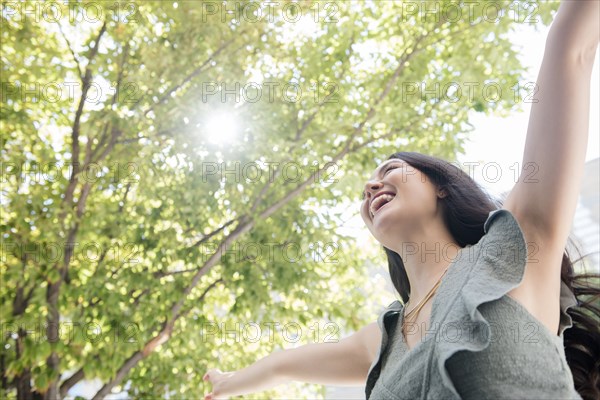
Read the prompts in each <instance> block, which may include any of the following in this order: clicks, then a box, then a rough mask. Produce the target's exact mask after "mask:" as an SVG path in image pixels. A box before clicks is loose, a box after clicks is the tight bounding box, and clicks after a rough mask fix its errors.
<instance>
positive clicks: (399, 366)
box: [365, 209, 582, 400]
mask: <svg viewBox="0 0 600 400" xmlns="http://www.w3.org/2000/svg"><path fill="white" fill-rule="evenodd" d="M527 254H528V253H527V246H526V243H525V237H524V236H523V232H522V230H521V228H520V226H519V225H518V223H517V221H516V219H515V218H514V216H513V215H512V214H511V213H510V211H508V210H506V209H497V210H494V211H491V212H490V213H489V216H488V218H487V220H486V221H485V224H484V235H483V237H482V238H481V240H480V241H479V242H478V243H477V244H475V245H467V246H466V247H465V248H463V249H461V250H460V251H459V252H458V255H457V257H456V258H455V259H454V260H453V261H452V264H451V265H450V268H448V270H447V272H446V275H445V276H444V278H443V279H442V283H441V285H440V286H439V288H438V290H437V292H436V295H435V296H434V297H433V304H432V308H431V316H430V326H429V330H428V331H427V332H425V333H424V335H423V337H422V338H421V342H419V343H418V344H417V345H416V346H415V347H414V348H412V349H410V351H409V350H408V348H407V346H406V343H405V341H404V336H403V335H402V333H401V329H400V326H401V324H402V318H403V305H402V303H400V302H399V301H398V300H396V301H394V302H392V303H391V304H390V305H389V306H388V307H387V308H386V309H385V310H384V311H383V312H382V313H381V314H380V315H379V318H378V319H377V323H378V325H379V327H380V329H381V332H382V342H381V347H380V349H379V351H378V354H377V356H376V357H375V360H374V361H373V363H372V364H371V367H370V368H369V373H368V375H367V384H366V388H365V393H366V398H367V400H376V399H377V400H381V399H385V400H395V399H397V400H400V399H461V398H462V399H478V400H480V399H494V400H496V399H542V398H543V399H549V398H552V399H582V397H581V396H580V395H579V394H578V393H577V391H575V388H574V383H573V376H572V374H571V370H570V369H569V366H568V365H567V361H566V357H565V351H564V346H563V332H564V330H565V329H567V328H570V327H571V326H573V321H572V319H571V316H570V315H568V314H567V313H566V310H567V308H569V307H572V306H574V305H576V304H577V300H576V298H575V296H574V295H573V293H572V292H571V291H570V290H569V288H568V287H567V286H566V285H565V284H564V283H562V282H561V292H560V310H561V311H560V327H559V332H558V335H557V334H556V333H552V332H550V331H549V330H548V328H546V326H544V325H543V324H541V323H539V321H538V320H537V319H536V318H535V317H534V316H533V315H531V314H530V313H529V311H528V310H527V309H526V308H525V307H523V306H522V305H521V304H520V303H519V302H517V301H516V300H514V299H513V298H512V297H509V296H508V295H507V294H506V293H508V292H509V291H510V290H511V289H513V288H515V287H517V286H518V284H519V283H520V282H521V280H522V278H523V273H524V271H525V264H526V261H527ZM530 257H535V255H533V254H532V255H531V256H530Z"/></svg>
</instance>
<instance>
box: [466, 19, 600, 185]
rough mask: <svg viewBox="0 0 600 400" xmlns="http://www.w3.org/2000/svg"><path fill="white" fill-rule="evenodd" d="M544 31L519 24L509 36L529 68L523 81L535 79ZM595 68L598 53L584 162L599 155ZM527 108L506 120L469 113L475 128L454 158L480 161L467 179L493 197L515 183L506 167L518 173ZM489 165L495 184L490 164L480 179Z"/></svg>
mask: <svg viewBox="0 0 600 400" xmlns="http://www.w3.org/2000/svg"><path fill="white" fill-rule="evenodd" d="M548 30H549V27H544V26H541V27H538V31H536V30H535V28H534V27H533V26H531V25H528V24H521V25H519V29H518V30H517V31H515V32H514V33H513V34H512V35H511V40H512V42H513V43H514V44H515V48H517V49H519V52H520V60H521V62H522V64H523V66H524V67H529V73H528V74H526V76H525V79H524V82H535V81H536V80H537V75H538V72H539V70H540V66H541V64H542V57H543V55H544V46H545V43H546V37H547V35H548ZM599 66H600V52H599V53H598V57H597V58H596V61H595V63H594V70H593V72H592V79H591V85H590V87H591V91H590V124H589V136H588V137H589V139H588V148H587V154H586V158H585V161H589V160H592V159H595V158H598V156H599V155H600V154H599V153H600V150H599V148H600V144H599V142H598V136H599V132H600V112H599V111H598V110H600V105H599V101H598V95H599V92H600V90H599V88H600V84H599V81H598V70H599ZM530 109H531V104H530V103H527V104H524V105H523V112H521V113H515V114H513V115H511V116H510V117H507V118H498V117H488V116H485V115H483V114H481V113H476V112H473V114H472V118H471V123H472V124H473V126H474V127H475V131H474V132H472V133H471V136H470V141H469V143H468V144H466V145H465V155H463V156H460V157H458V160H459V162H460V164H461V165H463V164H464V163H466V162H477V161H481V164H480V166H478V165H475V166H474V167H472V168H473V169H472V171H473V173H472V174H471V176H472V177H473V178H474V179H475V180H476V181H477V182H478V183H480V184H481V185H482V186H484V187H485V188H486V189H487V190H488V191H490V193H493V194H494V195H496V196H497V195H499V194H500V193H502V192H504V191H507V190H510V189H511V188H512V187H513V186H514V184H515V183H516V179H515V176H514V168H513V169H510V167H511V166H513V165H515V163H518V166H519V169H518V170H519V171H520V168H521V163H522V160H523V150H524V149H525V137H526V134H527V124H528V122H529V112H530ZM491 162H496V163H498V164H499V171H500V172H501V176H500V177H499V179H498V181H497V182H493V181H494V180H495V178H494V171H495V169H494V166H493V165H490V166H489V168H488V172H489V174H488V177H489V178H488V179H484V173H483V167H484V166H486V165H487V163H491ZM530 171H531V172H533V170H530Z"/></svg>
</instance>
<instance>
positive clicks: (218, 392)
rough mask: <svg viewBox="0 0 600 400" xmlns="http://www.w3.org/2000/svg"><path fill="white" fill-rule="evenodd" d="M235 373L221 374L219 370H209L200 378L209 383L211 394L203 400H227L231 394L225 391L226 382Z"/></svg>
mask: <svg viewBox="0 0 600 400" xmlns="http://www.w3.org/2000/svg"><path fill="white" fill-rule="evenodd" d="M234 373H235V372H221V370H219V369H209V370H208V371H207V372H206V373H205V374H204V377H203V378H202V379H203V380H205V381H209V382H210V383H211V385H212V392H210V393H208V394H207V395H206V396H204V400H221V399H223V400H227V399H229V396H231V395H232V394H231V393H228V391H227V387H226V386H227V380H228V379H229V378H230V377H231V376H233V374H234Z"/></svg>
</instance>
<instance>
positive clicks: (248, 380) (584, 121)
mask: <svg viewBox="0 0 600 400" xmlns="http://www.w3.org/2000/svg"><path fill="white" fill-rule="evenodd" d="M599 16H600V2H599V1H596V0H590V1H586V0H578V1H565V2H563V3H561V5H560V7H559V11H558V13H557V15H556V18H555V20H554V21H553V23H552V26H551V29H550V32H549V35H548V38H547V42H546V49H545V54H544V59H543V62H542V66H541V69H540V72H539V76H538V80H537V85H538V92H537V93H536V99H537V102H535V103H533V105H532V108H531V114H530V120H529V126H528V131H527V139H526V142H525V150H524V156H523V164H522V165H524V166H525V167H526V168H527V166H528V165H531V164H529V163H533V164H534V165H535V167H536V170H537V172H536V174H535V176H533V177H530V179H529V180H525V179H523V178H524V177H525V175H527V174H526V173H524V174H521V179H520V180H519V181H518V182H517V183H516V184H515V186H514V187H513V189H512V190H511V191H510V193H509V195H508V196H507V198H506V199H505V200H504V201H503V203H502V204H501V208H500V209H496V206H495V204H494V203H493V201H492V200H491V199H490V198H488V197H487V196H486V194H485V193H484V192H483V191H482V190H481V188H479V187H478V185H477V184H476V183H475V182H474V181H473V180H471V179H470V178H469V177H468V176H467V175H466V174H465V173H463V172H462V171H460V170H458V169H457V168H455V167H453V166H452V165H450V164H449V163H446V162H444V161H443V160H439V159H437V158H433V157H430V156H426V155H422V154H418V153H411V152H401V153H397V154H394V155H392V156H391V157H390V158H389V159H388V160H386V161H385V162H383V163H382V164H381V165H380V166H379V167H378V168H377V169H376V170H375V172H374V174H373V176H372V177H371V179H370V180H369V181H368V182H367V184H366V185H365V191H364V198H363V203H362V206H361V215H362V217H363V220H364V221H365V224H366V225H367V227H368V229H369V230H370V231H371V233H372V234H373V236H374V237H375V238H376V239H377V240H378V241H379V242H380V243H381V244H382V245H383V246H384V249H385V252H386V254H387V256H388V261H389V268H390V275H391V278H392V281H393V283H394V285H395V287H396V289H397V290H398V292H399V293H400V295H401V297H402V300H403V303H401V302H399V301H395V302H393V303H392V304H390V305H389V306H388V308H387V309H386V310H384V312H383V313H381V315H380V316H379V318H378V320H377V322H373V323H371V324H370V325H368V326H366V327H364V328H363V329H361V330H360V331H358V332H357V333H355V334H354V335H352V336H350V337H348V338H345V339H343V340H341V341H340V342H338V343H315V344H309V345H305V346H301V347H298V348H295V349H290V350H284V351H280V352H275V353H273V354H271V355H269V356H268V357H265V358H263V359H261V360H259V361H257V362H256V363H254V364H253V365H251V366H249V367H247V368H245V369H243V370H240V371H238V372H228V373H221V372H220V371H219V370H217V369H211V370H209V371H208V372H207V373H206V374H205V376H204V379H205V380H208V381H210V382H211V383H212V385H213V391H212V392H211V393H209V394H208V395H207V396H206V399H207V400H210V399H217V398H228V397H229V396H233V395H240V394H246V393H252V392H259V391H262V390H265V389H267V388H270V387H273V386H275V385H278V384H280V383H284V382H288V381H290V380H296V381H304V382H311V383H321V384H338V385H343V384H350V385H361V384H363V385H364V384H365V379H366V396H367V398H368V399H404V398H406V399H409V398H422V399H424V398H435V399H437V398H443V399H446V398H473V399H485V398H490V399H492V398H493V399H498V398H511V399H512V398H561V399H562V398H584V399H598V398H600V372H599V367H600V349H599V347H598V346H599V343H600V330H599V328H598V325H599V324H598V318H599V317H600V310H598V308H595V309H594V307H593V306H592V304H590V303H585V302H583V301H582V298H581V297H580V296H581V295H583V294H593V295H596V296H595V298H596V299H597V298H598V296H597V295H598V294H600V289H598V288H596V287H589V286H586V285H585V284H583V283H581V282H583V281H582V278H583V277H574V276H573V268H572V263H571V260H570V259H569V257H568V255H567V254H566V252H565V247H566V244H567V240H568V236H569V232H570V229H571V226H572V222H573V217H574V213H575V208H576V204H577V197H578V193H579V188H580V185H581V182H582V175H583V166H584V158H585V153H586V147H587V131H588V120H589V115H588V113H589V90H590V88H589V86H590V77H591V71H592V67H593V63H594V58H595V54H596V50H597V47H598V42H599V40H600V34H599V29H600V27H599V22H598V21H599V19H600V18H599ZM524 172H526V171H524ZM531 178H533V179H531ZM432 249H433V250H432ZM596 301H597V300H596ZM596 307H597V306H596ZM592 317H595V318H592Z"/></svg>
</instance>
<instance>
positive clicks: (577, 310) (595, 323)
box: [383, 152, 600, 400]
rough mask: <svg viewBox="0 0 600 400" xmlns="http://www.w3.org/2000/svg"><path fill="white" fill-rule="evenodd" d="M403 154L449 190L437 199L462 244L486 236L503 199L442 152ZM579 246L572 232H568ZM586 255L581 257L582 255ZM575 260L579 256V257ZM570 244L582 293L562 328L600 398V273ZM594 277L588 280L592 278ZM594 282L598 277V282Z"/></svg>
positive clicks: (578, 374)
mask: <svg viewBox="0 0 600 400" xmlns="http://www.w3.org/2000/svg"><path fill="white" fill-rule="evenodd" d="M393 158H399V159H402V160H404V161H406V162H407V163H408V164H409V165H411V166H412V167H413V168H416V169H418V170H419V171H421V172H422V173H423V174H425V175H426V176H427V177H428V178H429V179H430V181H431V182H432V183H433V184H434V185H435V186H436V187H437V188H438V189H439V190H443V191H445V192H446V196H445V197H443V198H440V199H438V202H439V205H440V207H441V209H442V214H443V219H444V223H445V224H446V226H447V227H448V229H449V231H450V233H451V234H452V237H453V238H454V240H456V242H457V243H458V245H459V246H461V247H464V246H466V245H467V244H471V245H474V244H476V243H478V242H479V240H480V239H481V238H482V237H483V235H484V231H483V224H484V222H485V221H486V219H487V218H488V216H489V213H490V212H491V211H493V210H496V209H498V208H500V207H501V206H502V203H503V200H502V199H495V198H493V197H492V196H490V195H489V194H488V193H487V192H486V191H485V190H484V189H483V188H482V187H481V186H480V185H479V184H478V183H477V182H475V181H474V180H473V179H472V178H471V177H470V176H469V175H468V174H467V173H466V172H464V171H463V170H462V169H460V168H459V167H458V166H456V165H454V164H452V163H449V162H447V161H445V160H442V159H439V158H437V157H433V156H428V155H426V154H421V153H417V152H398V153H394V154H392V155H391V156H390V157H389V159H393ZM568 240H569V242H570V243H571V245H572V246H573V247H574V248H576V246H575V243H574V242H573V240H572V238H571V237H570V236H569V238H568ZM383 248H384V250H385V253H386V255H387V259H388V267H389V271H390V277H391V280H392V283H393V285H394V287H395V288H396V290H397V291H398V293H399V294H400V297H401V298H402V301H403V302H404V303H405V304H406V302H407V301H408V299H409V297H410V284H409V281H408V276H407V275H406V270H405V269H404V263H403V261H402V258H401V257H400V256H399V255H398V253H396V252H394V251H392V250H390V249H388V248H386V247H385V246H384V247H383ZM580 259H581V257H580V258H579V259H578V260H580ZM578 260H576V261H578ZM573 264H574V261H573V260H571V258H570V256H569V253H568V251H567V249H565V252H564V253H563V258H562V265H561V272H560V277H561V280H562V281H563V282H564V283H565V284H566V285H567V286H568V287H569V289H570V290H571V291H572V292H573V293H574V295H575V297H576V298H577V305H576V306H573V307H571V308H568V309H567V313H568V314H569V315H570V316H571V318H572V320H573V326H572V327H571V328H569V329H566V330H565V331H564V332H563V338H564V346H565V355H566V358H567V363H568V364H569V367H570V369H571V372H572V375H573V380H574V383H575V389H576V390H577V392H578V393H579V394H580V395H581V396H582V397H583V398H584V399H586V400H587V399H590V400H591V399H599V398H600V328H599V321H600V307H599V306H598V302H599V300H600V288H599V287H598V282H599V279H600V275H597V274H578V275H576V274H575V272H574V269H573ZM588 279H589V280H590V281H591V283H590V282H587V280H588ZM594 282H595V283H594Z"/></svg>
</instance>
